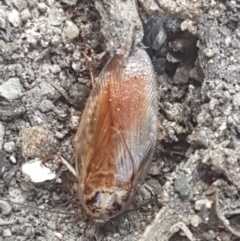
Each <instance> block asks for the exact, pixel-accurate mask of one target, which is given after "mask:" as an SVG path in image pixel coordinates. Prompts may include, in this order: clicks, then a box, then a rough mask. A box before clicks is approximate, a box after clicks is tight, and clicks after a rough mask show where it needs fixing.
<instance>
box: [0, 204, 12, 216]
mask: <svg viewBox="0 0 240 241" xmlns="http://www.w3.org/2000/svg"><path fill="white" fill-rule="evenodd" d="M11 211H12V206H11V205H10V204H9V203H8V202H7V201H5V200H0V213H1V214H2V215H4V216H7V215H8V214H9V213H11Z"/></svg>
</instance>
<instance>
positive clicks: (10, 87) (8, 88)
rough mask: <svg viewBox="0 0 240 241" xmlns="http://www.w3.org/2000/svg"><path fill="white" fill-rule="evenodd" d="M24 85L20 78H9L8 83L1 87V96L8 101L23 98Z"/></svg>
mask: <svg viewBox="0 0 240 241" xmlns="http://www.w3.org/2000/svg"><path fill="white" fill-rule="evenodd" d="M22 91H23V89H22V85H21V83H20V80H19V78H16V77H13V78H9V79H8V80H7V81H6V82H4V83H3V84H2V85H0V96H2V97H4V98H5V99H7V100H15V99H17V98H19V97H21V96H22Z"/></svg>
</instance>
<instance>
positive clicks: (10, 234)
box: [3, 228, 12, 238]
mask: <svg viewBox="0 0 240 241" xmlns="http://www.w3.org/2000/svg"><path fill="white" fill-rule="evenodd" d="M11 236H12V232H11V230H10V229H9V228H7V229H4V230H3V237H5V238H8V237H11Z"/></svg>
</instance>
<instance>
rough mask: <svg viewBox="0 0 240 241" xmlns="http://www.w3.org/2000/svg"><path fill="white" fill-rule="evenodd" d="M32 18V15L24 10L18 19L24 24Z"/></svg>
mask: <svg viewBox="0 0 240 241" xmlns="http://www.w3.org/2000/svg"><path fill="white" fill-rule="evenodd" d="M31 17H32V14H31V12H30V10H29V9H28V8H25V9H24V10H23V11H22V12H21V13H20V18H21V20H22V22H26V21H27V20H28V19H30V18H31Z"/></svg>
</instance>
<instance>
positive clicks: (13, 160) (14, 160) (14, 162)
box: [9, 156, 17, 164]
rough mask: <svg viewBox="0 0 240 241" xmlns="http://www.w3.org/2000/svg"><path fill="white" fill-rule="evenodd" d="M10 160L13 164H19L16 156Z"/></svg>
mask: <svg viewBox="0 0 240 241" xmlns="http://www.w3.org/2000/svg"><path fill="white" fill-rule="evenodd" d="M9 160H10V161H11V163H12V164H16V163H17V160H16V158H15V156H10V158H9Z"/></svg>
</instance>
